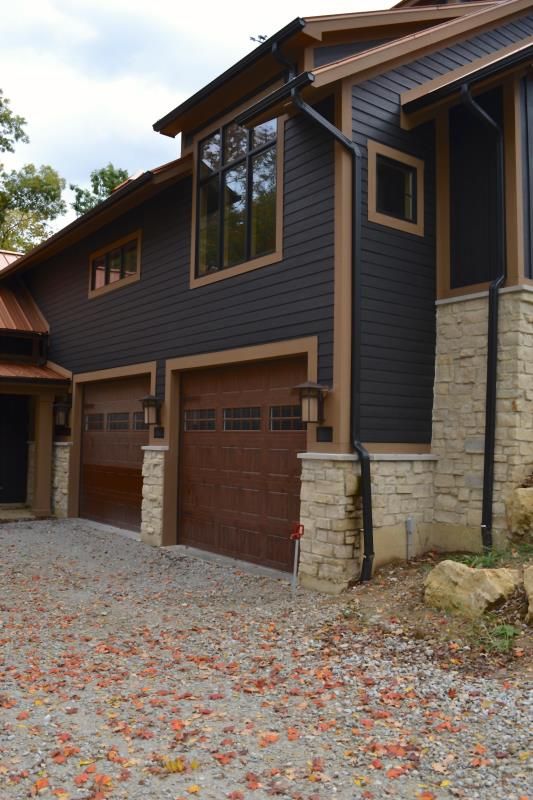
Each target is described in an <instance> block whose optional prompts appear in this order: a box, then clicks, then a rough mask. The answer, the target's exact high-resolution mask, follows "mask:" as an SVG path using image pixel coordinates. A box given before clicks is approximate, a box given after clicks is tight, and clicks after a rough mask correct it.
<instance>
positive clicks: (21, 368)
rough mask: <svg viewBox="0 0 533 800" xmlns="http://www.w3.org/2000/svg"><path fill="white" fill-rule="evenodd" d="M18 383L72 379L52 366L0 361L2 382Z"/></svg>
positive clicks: (67, 381)
mask: <svg viewBox="0 0 533 800" xmlns="http://www.w3.org/2000/svg"><path fill="white" fill-rule="evenodd" d="M2 381H9V382H12V381H15V382H18V383H58V384H59V383H62V384H67V383H70V379H69V378H66V377H65V376H64V375H61V374H60V373H59V372H56V371H55V370H53V369H52V368H51V367H48V366H44V367H39V366H37V365H35V364H17V363H16V362H13V361H0V382H2Z"/></svg>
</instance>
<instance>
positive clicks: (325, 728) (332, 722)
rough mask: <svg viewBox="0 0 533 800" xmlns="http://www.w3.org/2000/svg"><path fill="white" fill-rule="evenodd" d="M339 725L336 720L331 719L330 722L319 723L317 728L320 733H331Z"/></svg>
mask: <svg viewBox="0 0 533 800" xmlns="http://www.w3.org/2000/svg"><path fill="white" fill-rule="evenodd" d="M336 725H337V720H336V719H330V720H329V721H328V722H319V723H318V725H317V728H318V730H319V731H329V730H331V728H335V727H336Z"/></svg>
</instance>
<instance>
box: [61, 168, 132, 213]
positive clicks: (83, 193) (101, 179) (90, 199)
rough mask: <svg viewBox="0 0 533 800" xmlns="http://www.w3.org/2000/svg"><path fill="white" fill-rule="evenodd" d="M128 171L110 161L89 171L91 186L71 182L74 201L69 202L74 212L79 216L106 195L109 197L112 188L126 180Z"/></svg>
mask: <svg viewBox="0 0 533 800" xmlns="http://www.w3.org/2000/svg"><path fill="white" fill-rule="evenodd" d="M128 177H129V175H128V172H127V171H126V170H125V169H121V168H120V167H115V166H114V165H113V164H111V162H110V163H109V164H108V165H107V166H105V167H101V169H94V170H93V171H92V172H91V188H90V189H84V188H83V187H82V186H76V184H74V183H71V184H70V188H71V190H72V191H73V192H74V202H73V203H72V204H71V205H72V208H73V209H74V211H75V212H76V214H77V215H78V217H79V216H81V215H82V214H86V213H87V211H90V210H91V208H94V207H95V206H96V205H98V203H101V202H102V200H105V199H106V197H109V195H110V194H111V192H112V191H113V189H115V188H116V187H117V186H118V185H119V184H120V183H122V182H123V181H125V180H127V179H128Z"/></svg>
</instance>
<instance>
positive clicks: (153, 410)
mask: <svg viewBox="0 0 533 800" xmlns="http://www.w3.org/2000/svg"><path fill="white" fill-rule="evenodd" d="M141 403H142V407H143V411H144V424H145V425H159V409H160V408H161V400H159V398H158V397H156V396H155V394H147V395H146V397H143V398H141Z"/></svg>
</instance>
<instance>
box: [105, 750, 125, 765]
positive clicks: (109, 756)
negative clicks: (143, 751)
mask: <svg viewBox="0 0 533 800" xmlns="http://www.w3.org/2000/svg"><path fill="white" fill-rule="evenodd" d="M107 760H108V761H113V762H114V763H115V764H120V763H121V762H122V761H123V759H122V758H121V757H120V756H119V754H118V752H117V751H116V750H110V751H109V752H108V754H107Z"/></svg>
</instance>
